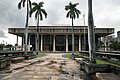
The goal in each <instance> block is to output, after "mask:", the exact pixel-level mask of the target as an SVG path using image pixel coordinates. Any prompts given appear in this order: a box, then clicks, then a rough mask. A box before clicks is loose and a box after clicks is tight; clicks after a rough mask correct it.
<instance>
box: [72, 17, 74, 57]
mask: <svg viewBox="0 0 120 80" xmlns="http://www.w3.org/2000/svg"><path fill="white" fill-rule="evenodd" d="M72 57H73V59H74V24H73V18H72Z"/></svg>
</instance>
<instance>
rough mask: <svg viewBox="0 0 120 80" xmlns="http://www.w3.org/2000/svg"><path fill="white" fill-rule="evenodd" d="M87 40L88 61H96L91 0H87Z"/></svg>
mask: <svg viewBox="0 0 120 80" xmlns="http://www.w3.org/2000/svg"><path fill="white" fill-rule="evenodd" d="M88 41H89V54H90V62H91V63H96V60H95V33H94V21H93V14H92V0H88Z"/></svg>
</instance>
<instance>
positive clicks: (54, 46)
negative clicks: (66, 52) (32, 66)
mask: <svg viewBox="0 0 120 80" xmlns="http://www.w3.org/2000/svg"><path fill="white" fill-rule="evenodd" d="M54 51H55V35H53V52H54Z"/></svg>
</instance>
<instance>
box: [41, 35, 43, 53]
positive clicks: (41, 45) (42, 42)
mask: <svg viewBox="0 0 120 80" xmlns="http://www.w3.org/2000/svg"><path fill="white" fill-rule="evenodd" d="M41 51H43V35H41Z"/></svg>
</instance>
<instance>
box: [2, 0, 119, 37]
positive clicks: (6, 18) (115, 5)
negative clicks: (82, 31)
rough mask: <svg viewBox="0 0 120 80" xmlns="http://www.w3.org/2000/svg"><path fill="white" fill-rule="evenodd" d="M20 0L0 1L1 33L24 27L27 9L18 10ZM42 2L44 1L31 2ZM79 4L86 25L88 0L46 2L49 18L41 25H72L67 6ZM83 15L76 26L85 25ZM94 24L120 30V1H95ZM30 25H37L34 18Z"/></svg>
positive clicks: (45, 0) (50, 0) (48, 0)
mask: <svg viewBox="0 0 120 80" xmlns="http://www.w3.org/2000/svg"><path fill="white" fill-rule="evenodd" d="M19 1H20V0H0V27H1V32H2V33H3V34H4V36H0V37H5V33H4V31H5V30H7V29H8V28H9V27H12V28H14V27H24V26H25V19H26V9H25V8H22V9H21V10H18V8H17V4H18V2H19ZM31 1H32V2H34V1H35V2H36V1H37V2H40V1H43V0H31ZM70 1H71V2H73V3H77V2H78V3H79V5H78V6H77V8H78V9H79V10H80V11H81V12H82V14H83V13H85V14H86V25H87V22H88V21H87V18H88V16H87V15H88V0H44V5H43V8H44V9H45V10H46V12H47V13H48V17H47V18H46V19H45V18H44V20H43V21H41V22H40V25H52V24H71V19H69V18H66V13H67V12H66V11H65V9H64V8H65V5H68V4H69V2H70ZM82 14H81V15H80V18H79V19H76V20H75V21H74V24H75V25H83V20H82ZM93 14H94V24H95V26H97V27H100V26H104V27H107V28H109V27H113V28H115V30H116V31H119V30H120V28H119V26H120V0H94V1H93ZM29 25H36V22H35V20H34V16H33V17H32V18H31V19H30V20H29Z"/></svg>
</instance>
